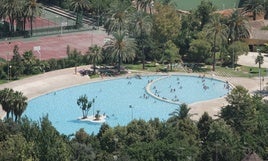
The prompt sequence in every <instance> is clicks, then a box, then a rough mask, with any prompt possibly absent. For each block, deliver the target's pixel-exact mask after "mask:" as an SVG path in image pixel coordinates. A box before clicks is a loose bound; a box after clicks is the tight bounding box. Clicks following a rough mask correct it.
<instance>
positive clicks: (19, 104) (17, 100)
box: [13, 91, 28, 121]
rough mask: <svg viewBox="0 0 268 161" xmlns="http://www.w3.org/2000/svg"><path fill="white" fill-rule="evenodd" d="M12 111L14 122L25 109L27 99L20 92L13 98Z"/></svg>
mask: <svg viewBox="0 0 268 161" xmlns="http://www.w3.org/2000/svg"><path fill="white" fill-rule="evenodd" d="M13 99H14V101H13V110H14V115H15V121H18V120H19V119H20V118H21V115H22V113H23V112H24V111H25V110H26V107H27V104H28V103H27V97H26V96H24V95H23V93H22V92H19V91H16V92H15V93H14V96H13Z"/></svg>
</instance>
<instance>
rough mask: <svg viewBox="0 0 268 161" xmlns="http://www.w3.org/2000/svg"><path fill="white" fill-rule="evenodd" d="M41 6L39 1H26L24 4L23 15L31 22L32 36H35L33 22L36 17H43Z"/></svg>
mask: <svg viewBox="0 0 268 161" xmlns="http://www.w3.org/2000/svg"><path fill="white" fill-rule="evenodd" d="M41 12H42V10H41V4H40V3H38V2H37V0H26V3H25V4H24V9H23V14H25V15H27V17H29V20H30V26H31V36H33V21H34V18H35V16H40V15H41Z"/></svg>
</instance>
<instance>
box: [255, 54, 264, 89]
mask: <svg viewBox="0 0 268 161" xmlns="http://www.w3.org/2000/svg"><path fill="white" fill-rule="evenodd" d="M257 52H258V53H259V55H258V56H257V58H256V60H255V62H256V63H258V64H259V79H260V91H261V64H262V63H263V56H262V55H261V51H260V49H257Z"/></svg>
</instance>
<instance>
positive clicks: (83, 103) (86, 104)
mask: <svg viewBox="0 0 268 161" xmlns="http://www.w3.org/2000/svg"><path fill="white" fill-rule="evenodd" d="M76 103H77V105H78V106H79V107H80V108H81V109H82V113H83V117H82V118H83V119H85V118H87V116H88V111H89V110H90V108H91V106H92V101H89V100H88V98H87V96H86V95H82V96H80V97H79V98H78V99H77V102H76Z"/></svg>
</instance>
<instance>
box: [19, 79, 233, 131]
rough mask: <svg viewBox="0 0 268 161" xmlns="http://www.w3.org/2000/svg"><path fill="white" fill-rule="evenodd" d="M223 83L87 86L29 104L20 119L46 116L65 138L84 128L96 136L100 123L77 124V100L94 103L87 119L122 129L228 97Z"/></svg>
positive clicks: (194, 81) (150, 81) (169, 81)
mask: <svg viewBox="0 0 268 161" xmlns="http://www.w3.org/2000/svg"><path fill="white" fill-rule="evenodd" d="M227 86H228V87H229V85H227V84H226V82H223V81H220V80H216V79H213V78H206V77H200V76H199V77H196V76H188V75H171V76H164V75H153V76H133V77H127V78H119V79H113V80H105V81H100V82H94V83H88V84H85V85H80V86H75V87H71V88H66V89H63V90H59V91H55V92H52V93H49V94H46V95H43V96H40V97H37V98H34V99H32V100H30V101H29V103H28V107H27V109H26V111H25V112H24V115H25V116H27V117H28V118H30V119H32V120H35V121H38V120H39V119H40V118H41V117H43V116H45V115H48V118H49V120H50V121H51V122H52V125H53V126H55V128H56V129H57V130H58V131H59V132H60V133H63V134H66V135H69V134H73V133H75V132H76V131H78V130H79V129H80V128H84V129H85V131H86V132H88V133H90V134H91V133H94V134H97V133H98V131H99V128H100V126H101V123H92V122H88V121H80V120H79V119H78V118H79V117H81V116H82V111H81V109H80V108H79V106H78V105H77V99H78V98H79V97H80V96H81V95H84V94H86V95H87V97H88V99H89V100H92V99H93V98H94V99H95V103H94V104H93V106H92V107H91V109H90V111H89V115H93V113H94V114H96V111H97V110H99V111H100V114H105V115H106V119H105V120H106V123H107V124H108V125H110V126H112V127H114V126H117V125H126V124H128V123H129V122H130V121H131V120H132V119H144V120H150V119H153V118H159V119H160V120H167V119H168V117H169V114H170V113H171V112H173V111H174V110H175V109H176V108H178V106H179V104H181V103H186V104H190V103H194V102H199V101H204V100H209V99H215V98H219V97H223V96H225V95H226V94H227V93H228V90H229V89H228V88H227Z"/></svg>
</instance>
